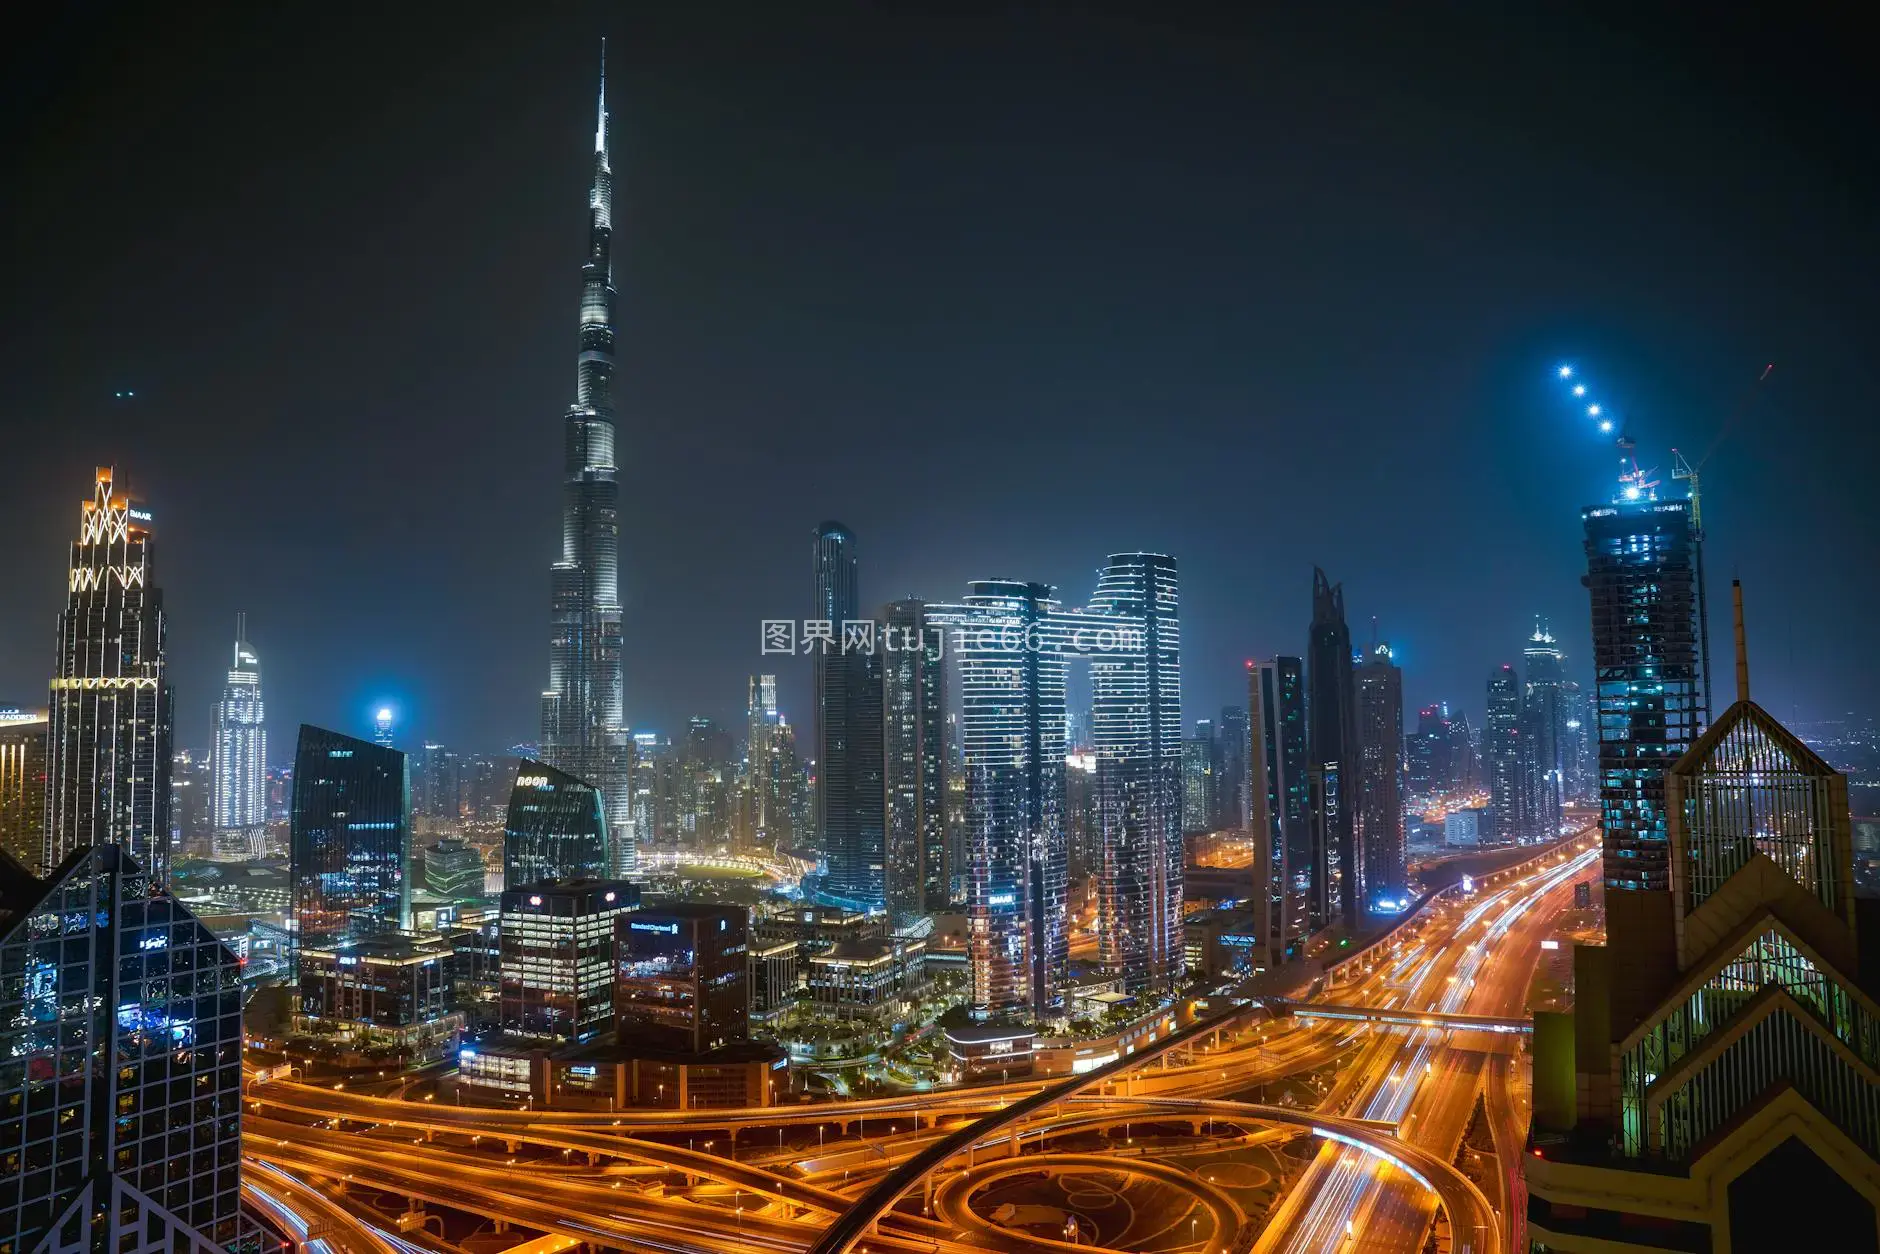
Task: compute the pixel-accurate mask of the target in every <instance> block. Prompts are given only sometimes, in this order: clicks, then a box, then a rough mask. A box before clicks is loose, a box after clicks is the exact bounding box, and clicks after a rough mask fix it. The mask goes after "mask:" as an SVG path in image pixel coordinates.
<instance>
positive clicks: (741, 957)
mask: <svg viewBox="0 0 1880 1254" xmlns="http://www.w3.org/2000/svg"><path fill="white" fill-rule="evenodd" d="M749 932H750V922H749V914H748V912H747V911H746V910H745V909H744V907H742V906H721V905H703V904H700V905H669V906H662V907H660V908H658V909H655V910H641V911H636V912H635V913H633V914H630V915H627V916H626V917H624V918H622V919H621V920H620V921H619V923H618V932H617V935H618V949H617V966H616V982H615V990H614V1015H615V1023H616V1024H617V1025H618V1027H619V1031H620V1043H621V1045H622V1046H623V1047H627V1048H631V1047H633V1046H636V1045H637V1046H644V1047H647V1048H651V1049H661V1050H680V1051H684V1052H688V1053H702V1052H704V1051H705V1050H711V1049H718V1048H720V1047H722V1046H725V1045H730V1044H736V1043H739V1042H742V1041H746V1040H748V1039H750V1017H751V1005H750V984H749V978H748V977H749V971H748V963H749V957H748V954H749V952H750V936H749Z"/></svg>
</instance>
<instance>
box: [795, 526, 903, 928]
mask: <svg viewBox="0 0 1880 1254" xmlns="http://www.w3.org/2000/svg"><path fill="white" fill-rule="evenodd" d="M812 557H813V573H814V575H815V580H816V614H815V618H816V621H818V622H820V623H823V624H826V625H827V626H828V630H829V633H830V638H829V639H827V640H824V641H822V642H821V643H820V644H819V645H818V646H817V648H816V650H815V651H814V652H813V653H812V654H811V656H810V664H811V667H812V680H813V684H814V700H815V706H816V710H815V713H816V808H817V815H818V820H817V832H818V836H819V839H820V844H821V848H822V854H823V858H824V860H825V861H826V863H827V865H828V871H827V873H826V874H825V875H824V877H823V891H824V893H825V894H826V895H827V896H829V897H831V898H833V899H835V900H836V901H839V902H842V903H843V904H845V905H852V906H856V907H859V908H861V909H864V910H883V909H886V907H887V897H886V883H885V875H886V867H885V862H886V856H887V855H886V839H887V836H886V825H887V792H886V783H885V779H884V775H885V763H884V761H883V757H884V752H885V750H884V734H885V721H884V719H883V716H882V696H883V692H882V679H883V674H882V654H881V652H879V651H878V650H876V649H875V648H874V647H873V640H874V631H875V623H874V620H873V619H868V620H866V622H864V621H863V620H861V619H860V618H859V615H860V610H859V608H858V606H859V604H860V602H859V600H858V597H859V592H858V589H857V578H856V559H855V537H854V534H853V533H852V532H850V531H849V529H848V528H846V527H844V526H843V525H842V524H841V523H837V522H826V523H824V524H822V526H820V527H818V528H817V529H816V535H815V543H814V545H813V548H812ZM851 626H855V628H856V629H857V630H859V629H861V628H865V629H866V631H867V633H868V639H869V642H870V644H869V646H868V647H866V648H864V647H862V646H861V644H860V643H859V641H857V640H856V639H854V638H853V637H852V635H851Z"/></svg>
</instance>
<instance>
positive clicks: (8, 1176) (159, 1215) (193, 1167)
mask: <svg viewBox="0 0 1880 1254" xmlns="http://www.w3.org/2000/svg"><path fill="white" fill-rule="evenodd" d="M241 974H242V970H241V964H240V962H239V960H238V959H237V958H236V956H235V955H234V954H233V953H231V952H230V951H229V949H228V947H227V946H225V945H223V944H222V942H221V941H219V940H217V939H216V938H215V936H214V935H213V934H212V933H211V932H210V931H209V929H208V928H206V927H204V926H203V925H202V924H201V923H200V922H199V921H197V919H196V918H195V917H194V916H193V915H191V914H190V912H189V911H188V910H187V909H186V908H185V907H183V906H182V905H181V904H180V903H178V902H177V900H176V899H175V898H174V897H172V896H171V895H170V894H169V893H168V892H165V891H163V889H162V886H161V885H160V884H159V883H157V881H156V880H155V879H154V877H152V876H151V875H149V874H148V873H147V872H145V871H144V870H143V869H142V868H141V867H139V866H138V865H137V864H136V862H135V861H134V860H133V859H132V858H131V857H130V856H129V855H128V852H127V851H126V850H125V848H124V847H123V845H121V844H118V843H115V842H111V841H105V842H102V843H100V844H98V845H96V846H93V847H91V848H88V849H84V850H79V851H75V852H73V853H71V854H70V855H68V856H67V857H66V858H65V859H64V860H63V862H62V863H61V864H60V865H59V866H58V867H57V868H55V869H54V871H53V872H52V873H51V874H50V875H48V876H46V877H44V878H35V877H33V876H30V875H21V874H19V873H18V872H17V869H11V870H4V871H0V988H5V989H6V990H8V992H7V994H6V996H7V998H8V1000H9V1001H10V1002H11V1005H10V1006H9V1007H8V1008H7V1012H6V1013H5V1015H3V1016H0V1058H5V1059H6V1060H8V1061H7V1064H6V1065H5V1066H3V1067H0V1076H3V1077H4V1081H3V1082H0V1160H3V1161H5V1162H6V1163H7V1164H8V1170H7V1172H6V1173H5V1176H4V1178H3V1179H0V1248H4V1249H9V1250H14V1251H20V1252H22V1254H23V1252H25V1251H34V1250H39V1251H48V1252H50V1251H68V1252H69V1251H112V1252H113V1254H117V1252H120V1251H121V1252H123V1254H216V1252H217V1251H221V1250H226V1251H230V1252H231V1254H236V1252H238V1251H246V1252H250V1254H252V1252H255V1251H258V1250H259V1248H260V1241H259V1234H258V1233H257V1231H256V1229H255V1227H254V1225H252V1224H250V1223H248V1222H247V1221H245V1220H244V1219H243V1218H242V1215H241V1131H242V1113H241V1084H242V1022H241V1009H242V983H241ZM270 1244H272V1243H270Z"/></svg>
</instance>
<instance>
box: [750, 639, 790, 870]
mask: <svg viewBox="0 0 1880 1254" xmlns="http://www.w3.org/2000/svg"><path fill="white" fill-rule="evenodd" d="M782 722H783V718H782V716H781V715H780V714H778V712H777V677H776V676H775V675H753V676H751V686H750V700H749V702H748V704H747V706H746V711H745V732H744V775H745V779H744V788H745V806H746V807H747V809H748V818H747V822H746V824H745V829H746V837H747V840H748V843H749V845H750V849H751V850H752V851H755V850H768V849H776V848H779V847H784V848H787V847H788V846H789V844H790V839H789V836H788V834H787V833H788V832H789V828H790V805H789V792H788V787H789V784H788V777H787V776H783V775H780V772H779V769H778V768H779V766H780V762H779V759H778V756H777V747H778V746H777V740H778V736H777V728H778V726H779V725H780V724H781V723H782Z"/></svg>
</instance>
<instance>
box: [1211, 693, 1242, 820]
mask: <svg viewBox="0 0 1880 1254" xmlns="http://www.w3.org/2000/svg"><path fill="white" fill-rule="evenodd" d="M1214 727H1215V731H1214V750H1215V752H1214V824H1215V826H1216V827H1218V828H1224V829H1228V830H1231V831H1237V832H1244V831H1246V830H1247V814H1248V802H1247V754H1248V753H1249V752H1250V749H1249V744H1248V738H1247V710H1246V707H1244V706H1238V705H1229V706H1224V707H1222V709H1221V721H1220V722H1218V723H1216V724H1215V725H1214Z"/></svg>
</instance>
